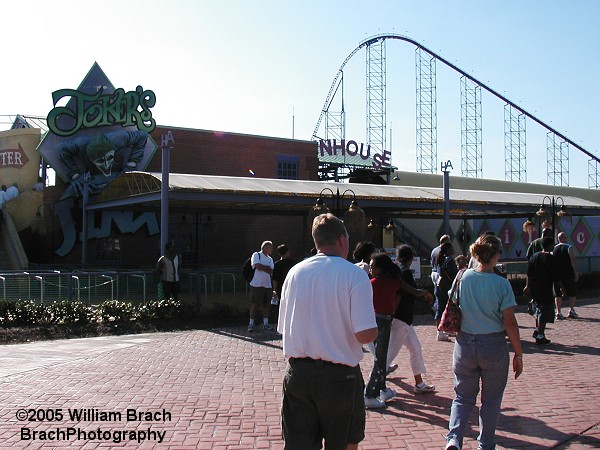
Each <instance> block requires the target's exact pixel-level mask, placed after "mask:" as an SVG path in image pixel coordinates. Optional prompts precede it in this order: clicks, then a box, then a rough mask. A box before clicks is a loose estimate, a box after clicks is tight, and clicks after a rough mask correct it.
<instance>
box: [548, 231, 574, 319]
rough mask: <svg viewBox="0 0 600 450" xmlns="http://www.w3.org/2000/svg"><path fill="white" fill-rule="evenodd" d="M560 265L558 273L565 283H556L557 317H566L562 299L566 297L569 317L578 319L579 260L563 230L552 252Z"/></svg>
mask: <svg viewBox="0 0 600 450" xmlns="http://www.w3.org/2000/svg"><path fill="white" fill-rule="evenodd" d="M552 254H553V255H554V258H555V259H556V264H557V266H558V274H559V277H560V280H561V281H562V283H563V287H562V288H561V286H560V285H559V284H558V283H555V284H554V292H555V294H556V299H555V303H556V318H557V319H559V320H562V319H564V318H565V317H564V316H563V315H562V312H561V308H562V299H563V298H566V299H568V301H569V315H568V316H567V317H568V318H569V319H578V318H579V316H578V315H577V313H576V312H575V300H576V298H577V281H578V280H579V270H578V267H577V260H576V259H575V255H574V254H573V247H571V246H570V245H569V244H567V235H566V234H565V233H563V232H560V233H558V244H557V245H555V246H554V251H553V252H552Z"/></svg>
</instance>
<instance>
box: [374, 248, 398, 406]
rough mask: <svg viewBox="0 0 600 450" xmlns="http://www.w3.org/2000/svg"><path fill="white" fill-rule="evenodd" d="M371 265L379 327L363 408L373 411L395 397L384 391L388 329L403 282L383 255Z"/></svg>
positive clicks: (392, 391) (393, 265)
mask: <svg viewBox="0 0 600 450" xmlns="http://www.w3.org/2000/svg"><path fill="white" fill-rule="evenodd" d="M370 266H371V276H372V278H371V286H372V287H373V307H374V308H375V319H376V320H377V328H378V334H377V339H376V340H375V361H374V364H373V370H372V371H371V376H370V377H369V382H368V383H367V386H366V388H365V407H367V408H370V409H372V408H384V407H385V402H386V401H388V400H391V399H392V398H394V397H395V396H396V392H395V391H394V390H393V389H389V388H386V386H385V376H386V370H387V353H388V346H389V342H390V327H391V324H392V319H393V314H394V311H395V310H396V306H397V303H398V301H397V297H396V293H397V292H398V290H399V289H400V286H401V284H402V282H401V280H400V270H399V269H398V266H396V264H394V262H393V261H392V260H391V258H390V257H389V256H388V255H386V254H385V253H377V254H374V255H373V256H372V257H371V264H370Z"/></svg>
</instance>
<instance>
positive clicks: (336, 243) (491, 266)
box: [248, 213, 579, 450]
mask: <svg viewBox="0 0 600 450" xmlns="http://www.w3.org/2000/svg"><path fill="white" fill-rule="evenodd" d="M548 233H549V232H547V231H545V234H546V236H542V237H541V238H540V240H539V241H537V240H536V241H534V242H533V243H532V244H531V246H530V247H531V253H530V255H529V260H528V270H527V282H526V288H525V293H526V294H530V295H531V298H532V299H533V302H534V304H535V310H534V311H533V314H534V315H535V320H536V329H535V332H534V336H533V337H534V338H535V342H536V343H537V344H538V345H540V346H543V345H547V344H548V343H549V342H550V341H549V340H548V339H547V338H546V337H545V333H546V324H547V323H551V322H554V320H555V319H557V320H562V319H564V318H565V316H563V315H562V313H561V306H562V299H563V298H565V300H566V301H567V302H568V304H569V312H568V314H567V316H566V317H567V318H572V319H573V318H577V317H578V316H577V313H576V312H575V309H574V307H575V301H576V282H577V280H578V276H579V274H578V270H577V265H576V260H575V258H574V256H573V251H572V248H571V247H570V246H569V245H568V244H567V243H566V235H565V233H559V234H558V241H559V242H558V244H557V245H556V246H554V242H553V238H552V237H550V236H547V235H548ZM312 236H313V240H314V243H315V247H314V251H313V252H311V254H310V255H309V256H307V257H306V258H305V259H304V260H302V261H300V262H297V261H295V260H294V259H292V257H291V252H290V249H289V248H288V247H287V246H286V245H284V244H282V245H280V246H279V247H278V248H277V253H278V254H279V257H280V258H279V260H278V261H277V262H274V260H273V258H272V257H271V254H272V252H273V243H272V242H270V241H265V242H263V243H262V245H261V249H260V251H257V252H255V253H254V254H253V255H252V258H251V261H252V268H253V269H254V275H253V276H252V279H251V281H250V291H251V309H250V321H249V324H248V332H253V331H254V330H255V323H254V321H255V316H256V314H257V313H261V314H262V318H263V326H262V328H263V330H265V331H270V330H272V329H273V327H272V326H271V324H270V323H269V316H270V317H271V323H275V322H277V332H278V333H279V334H281V336H282V342H283V353H284V356H285V358H286V359H287V366H286V371H285V374H284V379H283V401H282V408H281V414H282V433H283V438H284V441H285V448H286V449H306V448H321V446H322V444H323V442H324V443H325V447H326V448H327V449H357V448H358V444H359V443H360V442H361V441H362V440H363V439H364V432H365V423H366V410H368V409H373V410H378V409H383V408H385V407H386V403H387V402H389V401H390V400H392V399H394V398H395V397H396V396H397V395H398V394H397V393H396V392H395V391H394V390H393V389H391V388H390V387H388V386H387V385H386V379H387V378H389V377H390V374H391V373H392V372H394V371H396V370H397V369H398V364H394V360H395V358H396V357H397V356H398V354H399V352H400V350H401V348H402V347H404V346H406V348H407V350H408V352H409V361H410V366H411V367H410V369H411V371H412V375H413V376H414V386H413V392H414V393H415V394H426V393H432V392H435V389H436V388H435V386H434V385H432V384H428V383H427V382H426V381H425V380H424V379H423V376H424V375H425V374H426V373H427V369H426V367H425V363H424V358H423V347H422V345H421V342H420V341H419V338H418V336H417V333H416V332H415V330H414V328H413V326H412V323H413V319H414V314H415V312H414V309H415V304H416V302H418V301H422V302H425V303H427V304H429V305H430V307H431V308H432V313H433V317H434V320H435V323H436V328H437V326H438V325H439V324H440V321H441V320H442V316H443V313H444V310H445V308H446V305H447V304H448V302H456V301H457V299H458V305H459V309H460V312H461V324H460V331H459V332H458V333H455V334H450V333H445V332H443V331H438V332H437V335H436V339H437V340H438V341H452V339H451V338H452V337H454V351H453V357H452V368H453V372H454V391H455V398H454V399H453V400H452V404H451V413H450V418H449V427H448V433H447V435H446V442H445V449H446V450H460V449H461V447H462V445H463V439H464V435H465V430H466V428H467V422H468V419H469V416H470V414H471V412H472V409H473V408H474V406H475V404H476V401H477V396H478V394H479V392H480V391H481V407H480V408H479V436H478V441H479V447H478V448H480V449H494V448H496V445H495V432H496V426H497V421H498V418H499V415H500V408H501V403H502V397H503V394H504V389H505V387H506V385H507V381H508V374H509V370H510V369H511V368H512V372H513V374H514V377H515V379H516V378H518V377H519V376H520V374H521V373H522V372H523V349H522V346H521V338H520V334H519V326H518V323H517V320H516V316H515V307H516V305H517V303H516V298H515V294H514V292H513V288H512V285H511V284H510V282H509V281H508V280H507V278H506V276H502V274H501V273H500V272H499V270H498V268H497V266H498V260H499V258H500V255H501V254H502V243H501V241H500V239H499V238H498V237H497V236H495V235H494V233H490V232H488V233H485V234H483V235H482V236H480V237H479V238H477V240H476V241H475V242H474V243H473V244H472V245H471V246H470V249H469V254H468V255H455V252H454V247H453V245H452V242H451V239H450V237H449V236H446V235H444V236H442V237H441V238H440V242H439V244H440V245H439V246H437V247H436V248H435V249H433V251H432V253H431V265H432V273H431V279H432V282H433V291H434V295H431V293H430V290H429V289H420V288H418V287H417V284H416V281H415V279H414V276H413V270H412V269H411V265H412V263H413V261H414V260H415V256H416V255H415V252H414V250H413V249H412V247H410V246H408V245H400V246H398V247H397V248H396V251H395V254H393V255H390V254H388V253H385V252H382V251H381V250H378V249H377V248H376V246H375V244H373V243H372V242H368V241H362V242H359V243H358V244H357V245H356V247H355V248H354V249H352V252H351V249H350V244H349V236H348V232H347V230H346V228H345V226H344V223H343V222H342V221H341V220H340V219H338V218H337V217H335V216H334V215H332V214H330V213H327V214H322V215H320V216H317V217H316V218H315V219H314V222H313V226H312ZM350 254H351V257H350V258H349V255H350ZM394 259H395V261H394ZM458 274H460V276H458ZM455 292H456V295H455V294H454V293H455ZM451 295H452V297H451ZM273 306H275V309H276V311H277V314H275V315H273V313H272V312H273ZM270 307H271V310H270V309H269V308H270ZM269 311H271V313H270V312H269ZM365 347H366V348H367V349H368V350H369V351H371V353H372V354H373V366H372V368H371V371H370V374H369V378H368V380H367V382H366V383H365V381H364V380H363V377H362V372H361V370H360V366H359V364H360V361H361V360H362V359H363V356H364V355H363V354H364V349H365ZM511 350H512V362H511V356H510V352H511Z"/></svg>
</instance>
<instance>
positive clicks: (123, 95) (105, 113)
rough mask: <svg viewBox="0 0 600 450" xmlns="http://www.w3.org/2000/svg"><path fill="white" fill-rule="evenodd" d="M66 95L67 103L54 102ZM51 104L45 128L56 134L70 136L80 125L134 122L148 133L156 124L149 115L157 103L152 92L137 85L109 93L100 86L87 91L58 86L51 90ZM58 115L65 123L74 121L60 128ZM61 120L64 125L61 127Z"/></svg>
mask: <svg viewBox="0 0 600 450" xmlns="http://www.w3.org/2000/svg"><path fill="white" fill-rule="evenodd" d="M65 97H70V98H71V99H73V101H72V102H69V103H70V104H71V105H72V106H74V108H73V109H71V108H70V107H68V106H56V104H57V103H58V102H59V101H60V100H61V99H62V98H65ZM52 101H53V103H54V108H53V109H52V110H51V111H50V113H49V114H48V117H47V122H48V128H49V129H50V131H51V132H52V133H54V134H56V135H57V136H63V137H66V136H71V135H73V134H75V133H77V132H78V131H79V130H80V129H82V128H97V127H107V126H110V125H121V126H124V127H130V126H137V128H138V130H141V131H147V132H148V133H151V132H152V131H153V130H154V128H156V121H155V120H154V119H153V118H152V112H151V111H150V108H152V107H153V106H154V105H155V104H156V95H154V92H152V91H149V90H144V88H142V86H138V87H137V88H136V89H135V91H129V92H125V91H124V90H123V89H121V88H119V89H116V90H115V91H114V92H113V93H112V94H104V93H103V89H100V90H99V91H98V92H97V93H95V94H86V93H84V92H81V91H76V90H74V89H60V90H58V91H55V92H53V93H52ZM61 117H68V118H71V119H72V120H67V121H66V122H67V123H71V122H73V126H71V127H70V128H60V126H59V122H60V118H61ZM64 122H65V121H64V120H63V127H64Z"/></svg>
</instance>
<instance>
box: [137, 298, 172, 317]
mask: <svg viewBox="0 0 600 450" xmlns="http://www.w3.org/2000/svg"><path fill="white" fill-rule="evenodd" d="M180 309H181V303H180V302H179V301H178V300H173V299H164V300H156V301H151V302H149V303H148V304H146V305H142V306H140V308H139V313H138V317H139V318H140V319H144V320H161V319H175V318H177V317H179V316H180V314H179V313H180Z"/></svg>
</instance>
